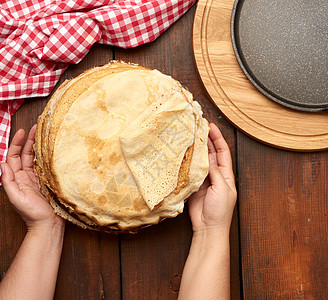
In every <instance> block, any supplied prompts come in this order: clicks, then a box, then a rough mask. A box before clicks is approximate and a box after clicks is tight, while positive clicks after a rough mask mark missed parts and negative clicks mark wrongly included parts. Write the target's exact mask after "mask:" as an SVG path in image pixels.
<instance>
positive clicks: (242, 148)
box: [237, 133, 328, 299]
mask: <svg viewBox="0 0 328 300" xmlns="http://www.w3.org/2000/svg"><path fill="white" fill-rule="evenodd" d="M237 149H238V158H239V159H238V174H239V220H240V240H241V242H240V246H241V258H242V261H241V264H242V281H243V292H244V293H243V296H244V299H328V289H327V286H328V275H327V274H328V261H327V249H328V240H327V234H328V218H327V213H328V212H327V208H328V205H327V203H328V196H327V195H328V190H327V175H328V174H327V171H328V169H327V164H328V152H327V151H325V152H313V153H293V152H288V151H282V150H277V149H274V148H270V147H267V146H264V145H261V144H259V143H258V142H256V141H254V140H251V139H250V138H248V137H247V136H246V135H244V134H242V133H239V134H238V141H237Z"/></svg>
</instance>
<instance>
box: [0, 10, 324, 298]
mask: <svg viewBox="0 0 328 300" xmlns="http://www.w3.org/2000/svg"><path fill="white" fill-rule="evenodd" d="M194 12H195V7H193V8H192V9H191V10H190V11H189V12H188V13H187V14H186V15H185V16H183V17H182V18H181V19H180V20H179V21H177V22H176V23H175V24H174V25H173V26H172V27H171V28H170V29H169V30H167V31H166V32H165V33H163V35H161V36H160V37H159V38H158V39H157V40H156V41H154V42H153V43H150V44H147V45H144V46H141V47H138V48H135V49H129V50H124V49H118V48H112V47H108V46H103V45H95V46H93V47H92V49H91V50H90V52H89V53H88V55H87V56H86V57H85V58H84V59H83V61H82V62H81V63H80V64H78V65H75V66H71V67H70V68H69V69H68V70H67V71H66V72H65V74H64V76H63V78H62V79H61V82H62V81H63V80H64V79H65V78H72V77H74V76H76V75H78V74H80V73H82V72H83V71H84V70H86V69H88V68H91V67H93V66H96V65H103V64H105V63H107V62H108V61H109V60H111V59H124V60H126V61H131V62H135V63H139V64H141V65H144V66H146V67H149V68H157V69H158V70H160V71H162V72H163V73H165V74H169V75H171V76H173V77H174V78H175V79H177V80H179V81H180V82H181V83H182V84H183V85H184V86H185V87H186V88H188V89H189V90H190V91H191V92H192V93H193V94H194V97H195V99H197V101H199V102H200V104H201V105H202V108H203V111H204V115H205V117H206V118H207V119H208V120H209V121H211V122H214V123H216V124H217V125H218V126H219V127H220V128H221V130H222V132H223V135H224V137H225V138H226V140H227V141H228V144H229V146H230V148H231V151H232V155H233V160H234V167H235V173H236V179H237V187H238V192H239V196H238V203H237V206H236V209H235V213H234V217H233V222H232V228H231V235H230V236H231V238H230V241H231V292H232V293H231V294H232V299H328V260H327V256H328V242H327V240H328V239H327V213H328V212H327V163H328V162H327V160H328V154H327V152H320V153H295V152H288V151H283V150H278V149H275V148H271V147H268V146H265V145H263V144H261V143H259V142H256V141H254V140H252V139H251V138H249V137H247V136H246V135H244V134H242V133H240V132H239V131H237V130H236V129H235V128H234V127H233V126H231V125H230V124H229V122H227V121H226V120H225V119H224V118H223V117H222V116H221V114H220V111H219V110H218V109H217V108H216V107H215V106H214V105H213V104H212V102H211V99H210V98H209V97H208V95H207V94H206V92H205V89H204V88H203V86H202V84H201V81H200V79H199V76H198V73H197V70H196V67H195V63H194V59H193V51H192V32H191V29H192V23H193V16H194ZM48 100H49V97H47V98H42V99H41V98H39V99H32V100H27V101H26V102H25V104H24V105H23V106H22V107H21V108H20V110H19V111H18V112H17V113H16V114H15V116H14V117H13V119H12V134H14V133H15V132H16V131H17V130H18V129H19V128H24V129H25V130H26V131H28V130H29V129H30V128H31V127H32V125H33V124H34V123H36V121H37V117H38V116H39V115H40V113H41V112H42V110H43V108H44V107H45V105H46V103H47V101H48ZM25 231H26V228H25V225H24V223H23V222H22V221H21V219H20V217H19V216H18V215H17V214H16V213H15V211H14V210H13V209H12V207H11V205H10V204H9V202H8V199H7V196H6V195H5V193H4V191H3V188H1V190H0V258H1V259H0V276H3V275H4V274H5V272H6V270H7V269H8V267H9V265H10V263H11V261H12V260H13V258H14V256H15V253H16V251H17V250H18V248H19V246H20V244H21V242H22V240H23V238H24V235H25ZM191 236H192V232H191V225H190V220H189V216H188V212H187V209H186V210H185V212H184V213H183V214H181V215H180V216H178V217H176V218H174V219H170V220H165V221H163V222H162V223H161V224H159V225H156V226H152V227H149V228H145V229H142V230H141V231H140V232H139V233H138V234H135V235H129V234H122V235H109V234H104V233H98V232H92V231H87V230H82V229H79V228H77V227H76V226H74V225H71V224H69V223H68V224H67V226H66V233H65V240H64V249H63V255H62V260H61V264H60V270H59V275H58V282H57V287H56V294H55V299H58V300H68V299H69V300H78V299H81V300H82V299H83V300H85V299H91V300H93V299H109V300H112V299H113V300H115V299H146V300H147V299H164V300H167V299H176V298H177V295H178V294H177V292H178V289H179V283H180V279H181V273H182V270H183V266H184V263H185V260H186V257H187V255H188V250H189V246H190V241H191Z"/></svg>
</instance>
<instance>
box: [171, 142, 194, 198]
mask: <svg viewBox="0 0 328 300" xmlns="http://www.w3.org/2000/svg"><path fill="white" fill-rule="evenodd" d="M193 152H194V145H191V146H190V147H188V149H187V151H186V153H185V155H184V157H183V160H182V163H181V166H180V170H179V176H178V183H177V186H176V188H175V189H174V191H173V193H174V194H178V193H179V192H180V191H181V190H182V189H183V188H184V187H185V186H186V185H187V184H188V182H189V169H190V163H191V158H192V154H193Z"/></svg>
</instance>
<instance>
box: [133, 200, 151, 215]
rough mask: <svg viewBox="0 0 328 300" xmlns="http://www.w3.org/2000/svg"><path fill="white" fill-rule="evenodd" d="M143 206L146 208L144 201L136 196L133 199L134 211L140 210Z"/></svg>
mask: <svg viewBox="0 0 328 300" xmlns="http://www.w3.org/2000/svg"><path fill="white" fill-rule="evenodd" d="M145 208H148V206H147V205H146V203H145V201H144V199H143V198H142V197H138V198H136V199H134V201H133V209H134V210H135V211H136V212H141V211H142V210H143V209H145Z"/></svg>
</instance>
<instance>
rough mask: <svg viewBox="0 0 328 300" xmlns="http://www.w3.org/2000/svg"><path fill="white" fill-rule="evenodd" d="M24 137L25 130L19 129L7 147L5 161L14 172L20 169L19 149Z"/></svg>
mask: <svg viewBox="0 0 328 300" xmlns="http://www.w3.org/2000/svg"><path fill="white" fill-rule="evenodd" d="M24 139H25V131H24V130H23V129H19V130H18V131H17V132H16V134H15V135H14V137H13V140H12V142H11V144H10V146H9V148H8V154H7V162H8V165H9V166H10V168H11V169H12V171H13V172H14V173H16V172H17V171H19V170H21V169H22V162H21V158H20V153H21V149H22V146H23V143H24Z"/></svg>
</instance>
